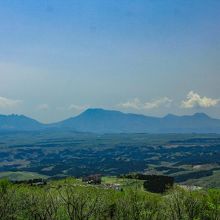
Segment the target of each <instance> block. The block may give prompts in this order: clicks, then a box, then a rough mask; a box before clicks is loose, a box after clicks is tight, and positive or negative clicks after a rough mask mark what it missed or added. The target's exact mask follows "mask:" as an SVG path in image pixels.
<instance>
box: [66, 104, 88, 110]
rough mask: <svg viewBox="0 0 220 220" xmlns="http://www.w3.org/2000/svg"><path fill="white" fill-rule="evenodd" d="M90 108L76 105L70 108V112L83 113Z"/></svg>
mask: <svg viewBox="0 0 220 220" xmlns="http://www.w3.org/2000/svg"><path fill="white" fill-rule="evenodd" d="M88 107H89V106H88V105H75V104H71V105H70V106H69V108H68V110H70V111H83V110H85V109H87V108H88Z"/></svg>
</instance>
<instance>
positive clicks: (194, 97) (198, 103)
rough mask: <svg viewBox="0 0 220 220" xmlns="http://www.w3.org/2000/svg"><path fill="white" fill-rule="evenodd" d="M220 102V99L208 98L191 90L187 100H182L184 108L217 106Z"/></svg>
mask: <svg viewBox="0 0 220 220" xmlns="http://www.w3.org/2000/svg"><path fill="white" fill-rule="evenodd" d="M219 102H220V100H219V99H213V98H208V97H206V96H203V97H201V96H200V95H199V94H198V93H196V92H194V91H190V92H189V93H188V95H187V98H186V100H184V101H182V103H181V107H182V108H195V107H202V108H210V107H214V106H216V105H217V104H218V103H219Z"/></svg>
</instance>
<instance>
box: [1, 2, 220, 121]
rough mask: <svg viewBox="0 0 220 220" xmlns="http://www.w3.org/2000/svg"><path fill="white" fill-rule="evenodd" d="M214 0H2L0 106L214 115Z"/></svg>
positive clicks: (218, 89) (48, 115)
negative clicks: (94, 108)
mask: <svg viewBox="0 0 220 220" xmlns="http://www.w3.org/2000/svg"><path fill="white" fill-rule="evenodd" d="M219 12H220V1H218V0H184V1H182V0H92V1H91V0H38V1H34V0H14V1H13V0H4V1H0V79H1V80H0V113H2V114H10V113H18V114H25V115H28V116H31V117H34V118H36V119H38V120H40V121H43V122H51V121H58V120H61V119H64V118H67V117H70V116H73V115H76V114H78V113H80V112H81V111H83V110H84V109H86V108H88V107H102V108H107V109H117V110H121V111H124V112H135V113H141V114H146V115H156V116H163V115H166V114H167V113H174V114H192V113H194V112H206V113H208V114H210V115H211V116H213V117H217V118H220V111H219V110H220V103H219V99H220V86H219V85H220V27H219V26H220V13H219Z"/></svg>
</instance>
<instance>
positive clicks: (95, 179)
mask: <svg viewBox="0 0 220 220" xmlns="http://www.w3.org/2000/svg"><path fill="white" fill-rule="evenodd" d="M82 181H83V182H86V183H88V184H101V183H102V177H101V175H100V174H95V175H90V176H86V177H83V178H82Z"/></svg>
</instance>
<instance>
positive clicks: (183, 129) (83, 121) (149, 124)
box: [0, 109, 220, 133]
mask: <svg viewBox="0 0 220 220" xmlns="http://www.w3.org/2000/svg"><path fill="white" fill-rule="evenodd" d="M43 129H47V130H50V129H60V130H71V131H76V132H94V133H220V120H219V119H214V118H211V117H209V116H208V115H206V114H204V113H196V114H194V115H190V116H176V115H172V114H169V115H167V116H165V117H162V118H159V117H149V116H145V115H138V114H131V113H122V112H120V111H112V110H104V109H87V110H86V111H84V112H83V113H81V114H80V115H78V116H76V117H72V118H68V119H66V120H64V121H60V122H57V123H51V124H42V123H40V122H38V121H36V120H34V119H31V118H28V117H26V116H23V115H15V114H13V115H0V132H6V131H37V130H43Z"/></svg>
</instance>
